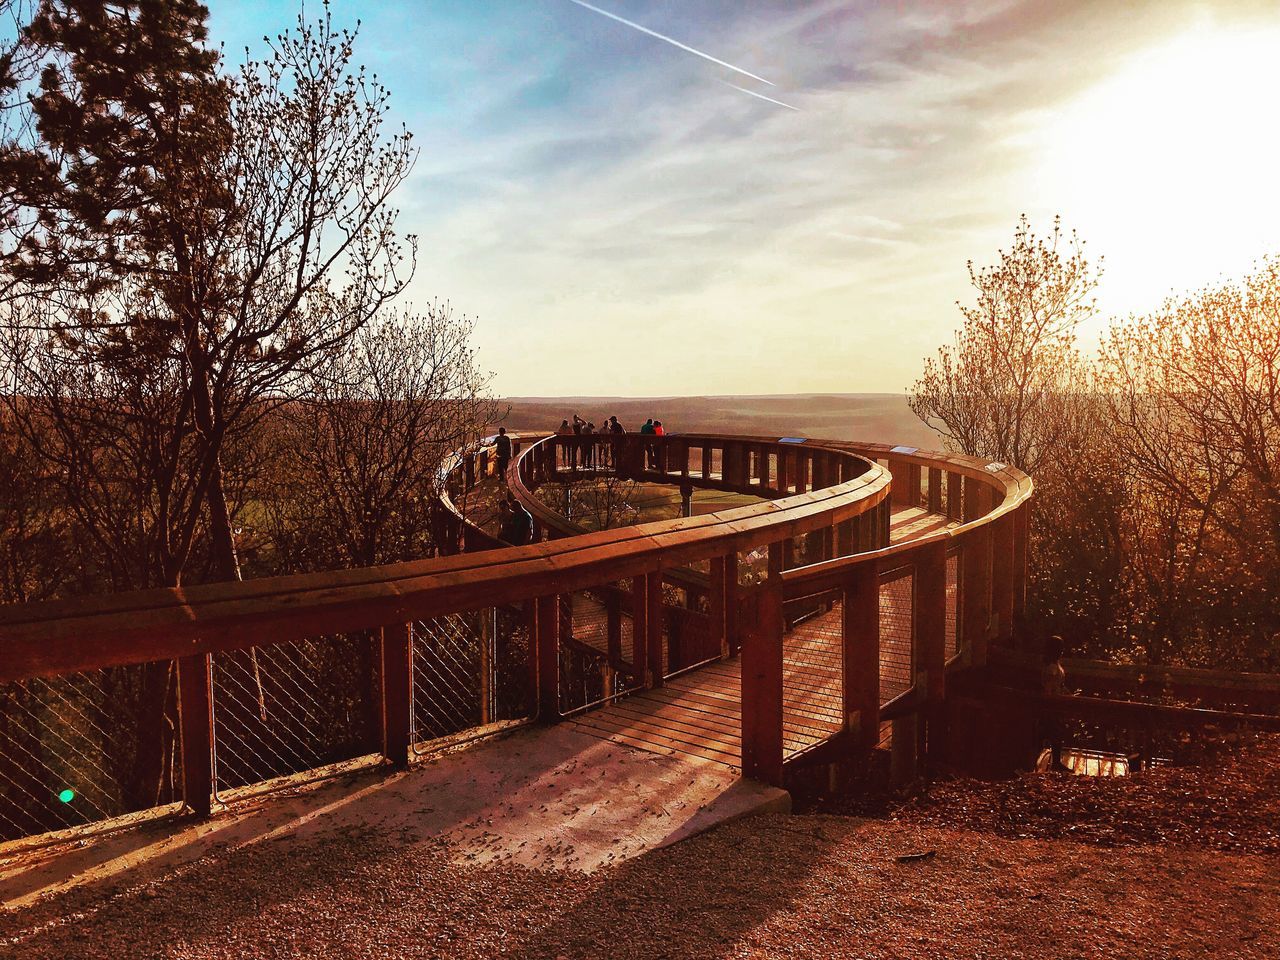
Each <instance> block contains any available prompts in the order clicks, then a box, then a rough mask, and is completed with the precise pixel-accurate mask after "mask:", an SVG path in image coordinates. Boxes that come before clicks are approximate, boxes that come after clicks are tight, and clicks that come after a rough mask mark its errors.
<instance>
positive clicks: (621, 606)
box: [559, 580, 644, 714]
mask: <svg viewBox="0 0 1280 960" xmlns="http://www.w3.org/2000/svg"><path fill="white" fill-rule="evenodd" d="M631 583H632V582H631V581H630V580H625V581H616V582H612V583H607V584H602V585H600V586H598V587H592V588H589V589H587V590H580V591H577V592H575V593H572V594H562V595H561V596H560V618H559V622H560V644H559V671H560V676H559V704H560V712H561V713H562V714H568V713H572V712H575V711H577V710H582V709H584V708H585V707H588V706H591V705H593V704H596V703H601V702H605V701H608V700H611V699H613V698H614V697H617V696H619V695H621V694H623V693H626V692H627V691H629V690H633V689H636V688H638V687H639V686H640V677H639V673H640V671H641V670H643V666H644V665H643V663H641V662H640V661H641V659H642V656H641V651H638V650H637V649H636V645H635V631H634V629H633V623H632V617H631V608H632V604H633V603H634V597H633V596H632V593H631Z"/></svg>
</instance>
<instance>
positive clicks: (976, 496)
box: [964, 477, 986, 523]
mask: <svg viewBox="0 0 1280 960" xmlns="http://www.w3.org/2000/svg"><path fill="white" fill-rule="evenodd" d="M985 489H986V487H985V485H984V484H981V483H979V482H978V481H977V480H975V479H973V477H965V478H964V521H965V523H968V522H969V521H970V520H977V519H978V518H979V517H980V516H982V515H983V513H985V512H986V511H985V510H984V507H985V499H984V497H983V496H982V493H983V491H984V490H985Z"/></svg>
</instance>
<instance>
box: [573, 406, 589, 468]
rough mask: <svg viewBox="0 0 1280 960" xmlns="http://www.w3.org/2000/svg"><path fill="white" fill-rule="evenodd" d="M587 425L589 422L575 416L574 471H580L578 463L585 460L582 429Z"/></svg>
mask: <svg viewBox="0 0 1280 960" xmlns="http://www.w3.org/2000/svg"><path fill="white" fill-rule="evenodd" d="M586 425H587V421H585V420H583V419H582V418H581V417H580V416H578V415H577V414H576V413H575V414H574V415H573V469H575V470H577V469H578V463H579V462H580V461H581V460H582V458H583V450H582V428H583V427H585V426H586Z"/></svg>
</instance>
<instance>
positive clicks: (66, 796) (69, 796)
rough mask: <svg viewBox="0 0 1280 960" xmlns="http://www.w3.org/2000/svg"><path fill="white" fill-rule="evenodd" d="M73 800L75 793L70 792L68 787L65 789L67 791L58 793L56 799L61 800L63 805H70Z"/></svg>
mask: <svg viewBox="0 0 1280 960" xmlns="http://www.w3.org/2000/svg"><path fill="white" fill-rule="evenodd" d="M75 798H76V792H75V791H74V790H72V789H71V788H70V787H67V789H65V790H62V791H60V792H59V793H58V799H59V800H61V801H62V802H63V803H70V802H71V801H72V800H74V799H75Z"/></svg>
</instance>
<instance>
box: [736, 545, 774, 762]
mask: <svg viewBox="0 0 1280 960" xmlns="http://www.w3.org/2000/svg"><path fill="white" fill-rule="evenodd" d="M753 604H754V606H755V616H754V617H752V618H751V621H752V622H751V624H750V625H749V626H747V627H746V629H745V630H744V631H743V632H744V637H743V643H742V773H743V775H744V776H747V777H751V778H752V779H754V780H763V781H764V782H765V783H771V784H773V785H774V786H782V759H783V755H782V634H783V622H782V550H781V545H780V544H776V543H774V544H770V545H769V576H768V577H767V578H766V580H765V581H764V583H762V584H760V586H759V587H757V588H756V590H755V594H754V597H753Z"/></svg>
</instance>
